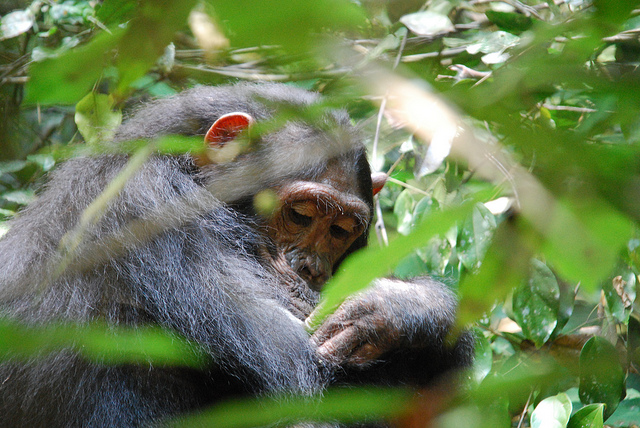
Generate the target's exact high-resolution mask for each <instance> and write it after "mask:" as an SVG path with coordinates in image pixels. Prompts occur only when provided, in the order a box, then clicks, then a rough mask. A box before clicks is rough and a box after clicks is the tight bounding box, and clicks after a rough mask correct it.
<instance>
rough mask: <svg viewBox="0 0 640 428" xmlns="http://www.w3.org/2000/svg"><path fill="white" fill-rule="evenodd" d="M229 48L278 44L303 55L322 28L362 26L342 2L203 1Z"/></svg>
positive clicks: (357, 13)
mask: <svg viewBox="0 0 640 428" xmlns="http://www.w3.org/2000/svg"><path fill="white" fill-rule="evenodd" d="M207 1H208V3H209V4H211V6H212V7H213V9H214V10H215V14H216V16H217V18H218V22H219V23H220V24H221V25H222V27H223V29H224V30H225V31H224V32H225V34H226V35H227V37H228V38H229V40H231V42H232V45H233V46H238V47H248V46H261V45H280V46H282V47H284V48H285V49H287V50H288V51H290V52H295V53H305V52H308V51H309V50H310V49H314V48H316V47H317V46H318V42H319V38H320V35H321V34H322V32H323V29H327V28H331V29H333V30H348V29H353V28H355V27H356V26H360V25H364V24H365V16H364V13H363V10H362V8H359V7H357V6H356V5H355V4H353V3H352V2H349V1H346V0H316V1H312V2H309V1H306V0H290V1H287V2H286V3H283V2H281V1H277V0H262V1H253V0H207Z"/></svg>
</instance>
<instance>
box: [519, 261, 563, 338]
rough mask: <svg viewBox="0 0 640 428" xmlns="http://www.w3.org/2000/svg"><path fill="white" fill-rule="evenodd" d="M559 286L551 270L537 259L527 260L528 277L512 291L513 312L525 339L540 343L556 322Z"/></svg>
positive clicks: (548, 335)
mask: <svg viewBox="0 0 640 428" xmlns="http://www.w3.org/2000/svg"><path fill="white" fill-rule="evenodd" d="M559 298H560V288H559V287H558V281H557V279H556V277H555V275H554V274H553V272H551V270H550V269H549V268H548V267H547V265H545V264H544V263H542V262H541V261H539V260H535V259H534V260H532V261H531V274H530V276H529V280H528V281H527V282H526V283H525V284H523V285H522V286H521V287H519V288H518V289H517V290H516V291H515V292H514V294H513V315H514V317H515V321H516V322H517V323H518V325H520V327H521V328H522V333H523V334H524V335H525V337H526V338H527V339H530V340H531V341H533V343H535V345H536V347H538V348H539V347H541V346H542V345H544V343H545V342H546V341H547V340H548V339H549V338H550V337H551V333H553V331H554V330H555V328H556V325H557V322H558V310H559V306H560V302H559Z"/></svg>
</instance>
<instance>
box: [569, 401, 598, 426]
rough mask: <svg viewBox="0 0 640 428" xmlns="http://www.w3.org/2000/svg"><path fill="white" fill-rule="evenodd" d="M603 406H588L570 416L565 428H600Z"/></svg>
mask: <svg viewBox="0 0 640 428" xmlns="http://www.w3.org/2000/svg"><path fill="white" fill-rule="evenodd" d="M603 412H604V404H589V405H588V406H584V407H583V408H582V409H580V410H578V411H577V412H575V413H574V414H573V416H571V419H570V420H569V425H567V428H602V427H603V426H604V421H603Z"/></svg>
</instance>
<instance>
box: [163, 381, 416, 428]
mask: <svg viewBox="0 0 640 428" xmlns="http://www.w3.org/2000/svg"><path fill="white" fill-rule="evenodd" d="M412 398H413V393H412V391H410V390H407V389H404V388H393V389H391V388H390V389H382V388H377V389H376V388H344V389H338V388H336V389H331V390H328V391H326V392H324V393H323V394H322V397H321V398H315V397H314V398H312V397H306V396H305V397H294V398H292V397H289V396H287V397H280V398H278V397H276V398H267V397H263V398H262V399H255V398H251V399H244V400H242V399H240V400H232V401H226V402H222V403H220V404H217V405H215V406H214V407H212V408H211V409H209V410H205V411H203V412H201V413H200V414H195V415H193V416H187V417H182V418H180V419H176V420H174V421H172V422H171V423H170V424H169V426H172V427H208V426H210V427H216V428H245V427H246V428H249V427H256V426H289V425H297V424H295V422H320V421H328V422H335V421H341V422H345V423H348V422H356V421H372V420H381V419H383V418H384V419H387V420H388V419H393V418H398V417H400V416H402V415H403V414H404V413H405V412H407V410H408V407H409V405H410V403H411V402H412ZM301 425H306V424H301ZM320 425H323V424H320Z"/></svg>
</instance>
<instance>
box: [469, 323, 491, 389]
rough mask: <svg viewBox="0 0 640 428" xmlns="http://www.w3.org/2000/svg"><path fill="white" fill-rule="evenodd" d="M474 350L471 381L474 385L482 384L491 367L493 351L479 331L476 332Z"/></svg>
mask: <svg viewBox="0 0 640 428" xmlns="http://www.w3.org/2000/svg"><path fill="white" fill-rule="evenodd" d="M475 340H476V349H475V359H474V361H473V374H472V376H473V379H474V380H475V381H476V383H480V382H482V379H484V378H485V377H486V376H487V375H488V374H489V372H490V371H491V367H492V365H493V351H492V350H491V343H489V340H488V339H487V338H486V337H484V335H483V334H482V332H481V331H479V330H478V331H476V338H475Z"/></svg>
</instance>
